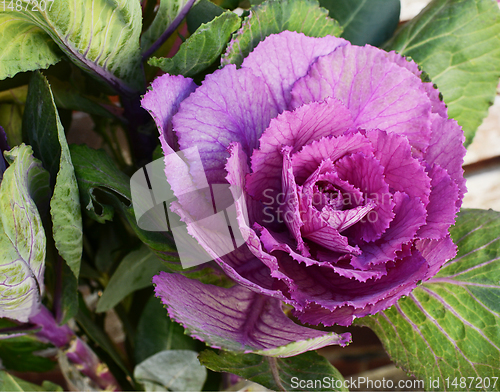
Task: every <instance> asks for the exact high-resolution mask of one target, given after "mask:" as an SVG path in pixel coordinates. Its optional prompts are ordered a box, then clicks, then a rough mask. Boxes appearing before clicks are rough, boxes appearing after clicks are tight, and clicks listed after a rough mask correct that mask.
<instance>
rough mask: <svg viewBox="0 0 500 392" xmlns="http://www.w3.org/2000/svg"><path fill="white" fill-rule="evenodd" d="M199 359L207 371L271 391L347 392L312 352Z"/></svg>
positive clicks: (328, 366)
mask: <svg viewBox="0 0 500 392" xmlns="http://www.w3.org/2000/svg"><path fill="white" fill-rule="evenodd" d="M199 358H200V362H201V363H202V364H203V365H205V366H206V367H207V368H209V369H210V370H213V371H215V372H227V373H232V374H236V375H238V376H240V377H243V378H245V379H247V380H250V381H253V382H256V383H258V384H260V385H263V386H264V387H266V388H269V389H270V390H272V391H297V390H311V391H312V390H314V391H345V392H347V391H348V389H347V388H346V384H345V383H344V378H343V377H342V375H341V374H340V372H339V371H338V370H337V369H335V368H334V367H333V366H332V365H331V364H330V363H329V362H328V361H327V360H326V358H324V357H322V356H320V355H319V354H316V353H315V352H308V353H303V354H300V355H297V356H295V357H290V358H273V357H265V356H261V355H257V354H240V353H234V352H229V351H221V352H219V353H218V354H217V353H216V352H214V351H211V350H205V351H202V352H201V354H200V356H199Z"/></svg>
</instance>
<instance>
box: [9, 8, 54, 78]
mask: <svg viewBox="0 0 500 392" xmlns="http://www.w3.org/2000/svg"><path fill="white" fill-rule="evenodd" d="M5 5H6V6H7V5H8V2H6V3H5ZM3 6H4V3H0V48H2V50H1V51H0V80H2V79H5V78H7V77H9V78H11V77H13V76H14V75H15V74H17V73H19V72H24V71H33V70H35V69H40V68H43V69H45V68H48V67H49V66H50V65H52V64H55V63H57V62H58V61H59V60H60V58H61V51H60V50H59V49H58V47H57V45H56V44H55V43H54V41H53V40H52V39H51V38H50V37H49V36H48V35H47V34H46V33H45V32H44V31H43V30H42V29H41V28H39V27H37V26H35V25H33V23H31V22H29V21H27V20H26V19H25V18H24V17H23V16H21V15H19V14H16V13H15V12H14V13H9V14H8V13H5V12H2V11H3Z"/></svg>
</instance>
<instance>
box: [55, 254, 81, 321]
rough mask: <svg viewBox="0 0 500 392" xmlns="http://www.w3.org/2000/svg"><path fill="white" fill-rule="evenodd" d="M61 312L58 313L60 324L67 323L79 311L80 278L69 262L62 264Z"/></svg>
mask: <svg viewBox="0 0 500 392" xmlns="http://www.w3.org/2000/svg"><path fill="white" fill-rule="evenodd" d="M60 267H61V270H62V271H61V274H62V278H61V298H60V300H61V304H60V310H61V313H60V314H58V315H57V316H58V317H57V318H58V323H59V325H64V324H66V323H67V322H68V321H69V320H70V319H71V318H73V317H75V315H76V314H77V313H78V278H77V277H76V276H75V274H74V273H73V271H72V270H71V268H70V267H69V266H68V264H67V263H65V262H62V263H61V265H60Z"/></svg>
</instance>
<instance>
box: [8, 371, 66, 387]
mask: <svg viewBox="0 0 500 392" xmlns="http://www.w3.org/2000/svg"><path fill="white" fill-rule="evenodd" d="M62 390H63V389H62V388H61V387H60V386H59V385H57V384H54V383H52V382H50V381H44V382H43V383H42V386H41V387H40V386H39V385H36V384H32V383H30V382H28V381H24V380H22V379H20V378H17V377H15V376H13V375H11V374H9V373H7V372H5V371H3V370H0V391H1V392H13V391H26V392H31V391H34V392H36V391H62Z"/></svg>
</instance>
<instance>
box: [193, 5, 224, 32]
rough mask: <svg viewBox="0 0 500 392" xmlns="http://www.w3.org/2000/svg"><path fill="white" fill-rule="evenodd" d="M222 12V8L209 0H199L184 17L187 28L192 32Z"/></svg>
mask: <svg viewBox="0 0 500 392" xmlns="http://www.w3.org/2000/svg"><path fill="white" fill-rule="evenodd" d="M223 13H224V9H223V8H221V7H219V6H218V5H216V4H214V3H212V2H211V1H209V0H200V1H199V2H198V3H196V5H195V6H194V7H193V8H191V10H190V11H189V13H188V14H187V17H186V22H187V26H188V30H189V32H190V33H191V34H193V33H194V32H195V31H196V30H198V28H199V27H200V26H201V25H202V24H204V23H208V22H210V21H211V20H212V19H214V18H216V17H217V16H219V15H222V14H223Z"/></svg>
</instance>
